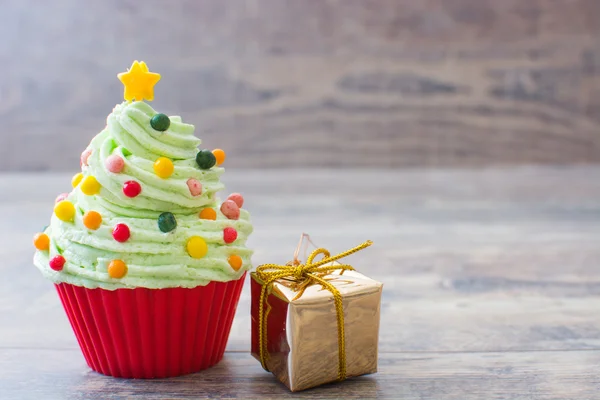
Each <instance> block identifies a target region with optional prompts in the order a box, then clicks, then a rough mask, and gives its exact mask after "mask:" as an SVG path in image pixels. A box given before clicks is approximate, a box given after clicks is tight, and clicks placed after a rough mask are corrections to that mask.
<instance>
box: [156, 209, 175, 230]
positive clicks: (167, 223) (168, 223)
mask: <svg viewBox="0 0 600 400" xmlns="http://www.w3.org/2000/svg"><path fill="white" fill-rule="evenodd" d="M175 228H177V220H176V219H175V216H174V215H173V213H170V212H164V213H162V214H160V215H159V216H158V229H160V231H161V232H165V233H166V232H171V231H172V230H173V229H175Z"/></svg>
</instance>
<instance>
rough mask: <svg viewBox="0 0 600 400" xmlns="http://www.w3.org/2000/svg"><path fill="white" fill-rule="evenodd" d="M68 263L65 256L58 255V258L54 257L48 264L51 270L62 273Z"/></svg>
mask: <svg viewBox="0 0 600 400" xmlns="http://www.w3.org/2000/svg"><path fill="white" fill-rule="evenodd" d="M66 262H67V260H65V258H64V257H63V256H61V255H58V256H54V257H52V258H51V259H50V262H49V263H48V264H49V266H50V268H52V269H53V270H55V271H62V269H63V268H64V266H65V263H66Z"/></svg>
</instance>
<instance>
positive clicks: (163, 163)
mask: <svg viewBox="0 0 600 400" xmlns="http://www.w3.org/2000/svg"><path fill="white" fill-rule="evenodd" d="M174 170H175V166H174V165H173V161H171V160H169V159H168V158H167V157H160V158H159V159H158V160H156V161H155V162H154V173H155V174H156V175H158V176H159V177H161V178H163V179H167V178H168V177H170V176H171V175H173V171H174Z"/></svg>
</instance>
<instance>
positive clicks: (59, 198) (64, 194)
mask: <svg viewBox="0 0 600 400" xmlns="http://www.w3.org/2000/svg"><path fill="white" fill-rule="evenodd" d="M67 197H69V193H61V194H59V195H58V196H56V199H55V200H54V204H56V203H59V202H61V201H63V200H65V199H66V198H67Z"/></svg>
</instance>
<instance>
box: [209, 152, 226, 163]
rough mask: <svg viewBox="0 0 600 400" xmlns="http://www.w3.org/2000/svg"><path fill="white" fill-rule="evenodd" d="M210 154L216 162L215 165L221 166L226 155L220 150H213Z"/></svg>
mask: <svg viewBox="0 0 600 400" xmlns="http://www.w3.org/2000/svg"><path fill="white" fill-rule="evenodd" d="M212 153H213V154H214V156H215V159H216V160H217V165H221V164H223V163H224V162H225V158H227V155H226V154H225V152H224V151H223V150H221V149H214V150H213V151H212Z"/></svg>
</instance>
